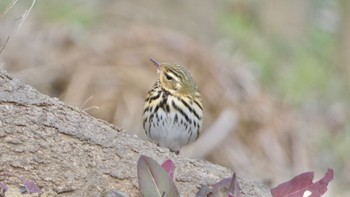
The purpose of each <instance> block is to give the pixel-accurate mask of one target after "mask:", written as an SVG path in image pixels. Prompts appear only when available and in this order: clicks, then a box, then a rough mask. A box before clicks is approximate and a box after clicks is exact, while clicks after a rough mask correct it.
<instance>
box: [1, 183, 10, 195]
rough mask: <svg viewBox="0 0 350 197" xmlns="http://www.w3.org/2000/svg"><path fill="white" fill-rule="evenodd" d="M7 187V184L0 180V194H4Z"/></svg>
mask: <svg viewBox="0 0 350 197" xmlns="http://www.w3.org/2000/svg"><path fill="white" fill-rule="evenodd" d="M7 189H8V187H7V185H6V184H5V183H3V182H1V181H0V196H5V192H6V191H7Z"/></svg>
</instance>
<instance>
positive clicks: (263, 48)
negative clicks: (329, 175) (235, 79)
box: [220, 0, 350, 196]
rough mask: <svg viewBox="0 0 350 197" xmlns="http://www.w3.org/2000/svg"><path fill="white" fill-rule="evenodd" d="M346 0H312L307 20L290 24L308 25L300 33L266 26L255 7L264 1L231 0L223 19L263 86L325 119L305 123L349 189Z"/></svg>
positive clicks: (324, 161)
mask: <svg viewBox="0 0 350 197" xmlns="http://www.w3.org/2000/svg"><path fill="white" fill-rule="evenodd" d="M269 2H274V1H273V0H272V1H269ZM344 2H345V1H341V0H340V1H331V0H322V1H309V2H308V3H309V4H308V5H305V6H307V8H306V9H307V11H306V15H307V18H304V20H305V21H303V22H302V23H304V26H302V27H300V26H292V25H291V26H288V25H287V24H286V26H285V28H289V29H293V28H302V32H301V35H299V36H298V37H297V38H289V37H288V35H285V34H283V33H276V32H274V33H271V31H268V30H266V29H265V28H266V27H265V26H264V24H263V23H262V21H261V18H263V17H262V16H261V13H259V11H260V10H257V9H259V8H257V7H255V6H257V5H258V4H260V3H257V2H255V1H232V2H230V1H226V3H227V5H228V6H225V7H226V8H225V11H224V12H223V13H222V15H221V17H220V21H221V24H222V27H223V29H224V32H225V33H226V35H228V36H229V37H231V38H232V39H233V40H235V42H236V43H235V45H236V46H235V47H234V50H233V51H232V52H237V51H238V52H239V53H242V54H244V55H245V56H246V57H247V59H249V60H250V61H252V63H251V64H250V65H251V69H252V70H255V71H256V74H257V76H258V77H259V79H260V81H261V83H262V84H263V86H264V87H265V88H267V89H268V90H269V91H270V92H271V93H273V94H275V95H277V96H278V97H280V98H283V99H284V101H286V102H287V103H289V104H290V105H293V106H295V107H297V109H299V110H300V111H301V112H302V114H303V115H302V118H304V119H306V121H307V120H310V117H312V118H311V119H313V120H315V119H316V122H314V123H316V124H319V125H322V126H320V127H317V128H315V129H316V130H313V131H310V132H308V130H307V129H306V128H301V129H303V133H304V134H303V135H304V136H305V138H309V139H308V140H307V142H309V146H310V149H312V150H313V154H314V155H315V156H316V157H315V158H316V160H315V161H313V162H314V163H315V164H316V165H318V166H319V167H321V168H323V169H325V168H327V167H332V168H334V169H335V171H336V172H338V173H336V174H338V175H336V179H337V180H338V182H337V184H338V186H340V187H341V188H342V190H343V191H344V190H345V191H346V190H347V186H348V185H349V184H350V179H349V178H348V177H349V176H348V175H349V174H348V173H346V174H347V175H346V176H342V175H340V174H342V172H344V171H348V170H349V164H350V160H349V150H350V124H349V122H348V120H349V116H348V115H349V108H348V106H349V104H350V103H349V100H350V97H349V89H348V88H349V86H348V85H347V84H349V82H350V81H349V77H350V76H349V75H348V74H349V73H347V72H346V70H347V69H344V67H345V68H346V67H348V66H350V65H348V64H345V65H341V62H342V61H341V60H340V58H342V57H340V56H339V50H341V51H342V52H344V53H345V54H347V55H349V56H350V51H346V50H348V49H347V48H342V46H341V43H342V42H346V41H345V40H344V41H342V40H340V38H339V35H340V34H341V32H340V31H343V30H344V29H343V28H341V27H342V26H344V25H346V24H342V22H344V21H345V22H346V23H349V18H343V19H342V18H341V17H344V16H343V15H342V14H341V11H343V12H344V11H345V10H346V11H349V3H344ZM290 4H293V3H292V2H290ZM345 4H346V5H345ZM284 5H288V3H285V4H284ZM342 6H347V8H342ZM277 7H278V6H277ZM242 8H244V9H242ZM287 9H288V8H287ZM291 9H292V8H291ZM299 9H300V10H303V8H299ZM242 10H243V11H242ZM286 14H287V13H286ZM297 14H299V12H298V13H297ZM275 17H281V18H282V19H283V18H285V17H288V16H284V17H282V16H280V15H278V14H276V16H275ZM262 20H263V19H262ZM267 22H269V21H267ZM272 22H273V21H272ZM348 33H349V32H348ZM348 36H350V35H348ZM306 124H307V123H306ZM317 129H318V130H317ZM310 133H312V134H311V135H310ZM345 193H346V192H345ZM345 193H344V194H345ZM339 195H340V194H339ZM341 196H342V195H341Z"/></svg>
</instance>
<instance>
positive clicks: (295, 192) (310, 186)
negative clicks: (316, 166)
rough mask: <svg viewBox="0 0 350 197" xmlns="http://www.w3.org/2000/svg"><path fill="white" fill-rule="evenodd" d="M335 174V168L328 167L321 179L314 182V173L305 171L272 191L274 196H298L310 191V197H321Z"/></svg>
mask: <svg viewBox="0 0 350 197" xmlns="http://www.w3.org/2000/svg"><path fill="white" fill-rule="evenodd" d="M333 176H334V175H333V170H332V169H328V170H327V173H326V174H325V176H324V177H323V178H322V179H321V180H319V181H317V182H315V183H313V182H312V180H313V178H314V173H313V172H305V173H303V174H300V175H298V176H296V177H294V178H293V179H291V180H290V181H288V182H285V183H282V184H280V185H278V186H277V187H275V188H273V189H271V193H272V196H273V197H298V196H303V195H304V194H305V193H306V192H308V193H309V195H308V196H309V197H320V196H322V194H324V193H326V191H327V186H328V183H329V182H330V181H332V180H333Z"/></svg>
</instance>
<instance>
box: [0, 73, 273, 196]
mask: <svg viewBox="0 0 350 197" xmlns="http://www.w3.org/2000/svg"><path fill="white" fill-rule="evenodd" d="M125 118H128V117H125ZM140 155H147V156H150V157H152V158H153V159H155V160H156V161H158V162H159V163H161V162H163V161H164V160H166V159H171V160H173V161H174V163H175V167H176V171H175V180H176V185H177V186H178V188H179V191H180V192H181V194H182V195H184V196H195V193H196V192H197V190H198V187H199V186H200V185H201V184H209V185H210V184H213V183H216V182H217V181H218V180H220V179H222V178H226V177H229V176H231V175H232V171H230V170H229V169H227V168H224V167H221V166H218V165H214V164H211V163H209V162H206V161H200V160H191V159H185V158H182V157H181V156H176V155H174V154H172V153H170V152H169V151H168V150H167V149H163V148H159V147H157V146H155V145H154V144H152V143H149V142H147V141H144V140H141V139H139V138H137V137H136V136H130V135H129V134H127V133H125V132H124V131H123V130H122V129H120V128H117V127H115V126H113V125H111V124H109V123H107V122H105V121H102V120H98V119H96V118H94V117H91V116H90V115H88V114H87V113H85V112H84V111H82V110H80V109H77V108H73V107H71V106H68V105H66V104H64V103H62V102H60V101H59V100H58V99H55V98H50V97H48V96H46V95H43V94H41V93H40V92H38V91H37V90H35V89H34V88H32V87H31V86H29V85H26V84H25V83H23V82H22V81H20V80H18V79H15V78H13V77H11V76H10V75H9V74H7V73H6V72H5V71H4V70H2V69H1V68H0V181H2V182H4V183H5V184H6V185H7V186H8V187H9V190H8V192H11V193H7V194H8V195H10V196H24V195H22V194H21V193H20V189H19V188H20V185H21V182H22V181H21V179H22V180H23V179H28V180H32V181H34V182H35V183H36V184H37V185H38V186H39V187H40V188H41V190H42V191H43V194H42V196H101V195H102V194H103V193H104V192H106V191H109V190H113V189H117V190H119V191H122V192H124V193H127V194H129V196H140V193H139V190H138V182H137V174H136V162H137V160H138V158H139V156H140ZM239 183H240V187H241V196H242V197H250V196H271V194H270V191H269V189H268V188H267V187H265V186H263V185H261V184H257V183H253V182H250V181H245V180H242V179H239ZM17 188H18V189H17ZM16 189H17V191H16ZM5 194H6V193H5ZM26 195H28V194H26ZM29 196H31V195H29Z"/></svg>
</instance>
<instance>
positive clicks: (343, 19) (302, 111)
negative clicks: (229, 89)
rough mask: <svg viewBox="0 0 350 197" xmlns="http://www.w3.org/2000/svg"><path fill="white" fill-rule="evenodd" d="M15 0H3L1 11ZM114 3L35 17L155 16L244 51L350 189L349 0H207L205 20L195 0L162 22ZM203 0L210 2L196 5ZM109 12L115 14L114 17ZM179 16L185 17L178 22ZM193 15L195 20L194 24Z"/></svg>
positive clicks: (48, 4) (50, 7)
mask: <svg viewBox="0 0 350 197" xmlns="http://www.w3.org/2000/svg"><path fill="white" fill-rule="evenodd" d="M10 2H12V1H10V0H3V1H1V2H0V11H3V10H5V8H6V6H8V5H9V3H10ZM111 2H112V1H108V0H105V1H98V2H97V1H96V2H93V1H84V0H74V1H55V0H45V1H37V4H36V7H35V9H36V11H35V14H33V16H31V17H32V18H34V19H35V20H38V21H41V22H43V23H48V24H50V23H58V24H61V25H68V26H72V27H73V28H78V29H79V28H82V29H88V28H94V27H95V28H99V27H100V26H101V23H103V24H104V23H105V22H106V21H113V20H116V21H115V22H112V23H110V24H109V25H111V26H113V25H116V24H119V21H118V20H125V19H126V18H128V19H129V18H132V17H135V18H136V19H135V20H145V21H146V22H147V20H148V19H149V18H151V19H152V22H150V23H152V24H156V25H159V26H166V27H168V28H170V29H173V30H174V29H175V30H176V31H178V32H185V33H186V34H188V35H190V36H192V37H194V38H196V39H198V40H200V39H203V36H204V37H205V36H207V37H205V38H204V39H205V42H206V43H205V44H207V46H211V45H210V44H208V43H212V45H215V44H216V43H215V42H220V41H222V40H223V41H224V42H225V46H226V48H225V50H226V51H225V53H229V54H239V56H240V57H241V56H243V57H244V59H245V60H246V64H245V65H244V66H247V67H249V69H250V70H251V71H253V72H254V73H255V75H256V76H257V78H258V79H259V82H260V83H261V85H262V87H263V88H264V89H265V90H267V91H268V92H270V93H271V94H273V95H275V96H276V97H278V98H280V99H281V100H282V101H283V102H285V103H288V105H290V106H293V107H294V109H295V111H297V112H298V118H299V119H301V120H302V122H303V124H302V126H300V128H299V129H300V132H301V133H302V136H304V137H305V138H304V142H305V143H306V144H307V146H308V148H309V149H310V151H311V152H312V154H313V155H314V156H315V157H313V158H312V159H313V161H312V162H313V164H314V165H315V166H317V167H319V169H321V170H320V171H321V172H323V171H325V168H328V167H331V168H334V169H335V174H336V175H335V179H336V180H337V185H338V186H339V187H340V190H342V191H341V192H340V193H342V192H343V193H346V189H347V188H346V187H347V185H349V184H350V178H349V177H350V173H349V172H350V158H349V150H350V124H349V123H348V120H349V113H350V112H349V108H348V106H349V104H350V103H349V100H350V94H349V85H348V84H349V78H350V74H349V73H350V72H349V70H350V69H349V68H347V67H349V65H348V64H347V63H346V61H347V60H346V54H347V55H348V56H350V51H348V50H349V48H347V44H346V43H348V42H347V41H345V40H343V39H348V38H346V35H348V34H347V33H349V34H350V32H347V31H348V29H346V28H343V27H344V26H346V23H349V21H350V18H347V17H348V16H347V15H348V14H346V13H348V12H350V10H349V9H350V8H349V7H350V6H349V3H348V1H347V0H337V1H332V0H312V1H303V0H296V1H278V0H268V1H264V2H260V1H254V0H248V1H247V0H234V1H228V0H226V1H223V2H222V3H217V4H219V6H212V5H209V6H207V8H208V7H210V6H212V8H213V10H214V9H215V13H217V14H216V15H215V14H213V13H212V12H214V11H212V12H209V10H207V11H208V15H209V16H207V17H206V18H202V17H203V15H201V14H200V13H201V12H203V11H202V10H200V9H199V11H195V9H196V6H192V7H191V6H187V7H186V10H183V11H184V13H185V14H184V15H183V16H181V14H180V13H179V14H178V15H174V14H173V15H172V14H170V13H169V14H168V13H167V15H164V18H165V19H164V20H162V19H163V18H156V19H154V18H152V17H150V16H149V15H147V14H149V13H148V12H146V11H145V10H144V9H147V8H142V5H143V4H144V3H142V2H139V4H140V7H137V8H138V10H127V11H126V12H128V13H130V16H129V15H127V14H125V13H119V12H118V11H115V13H113V12H114V11H113V9H112V8H113V7H112V6H111V7H110V9H108V8H109V5H110V4H112V3H111ZM155 2H156V3H155ZM155 2H153V1H150V4H152V5H155V4H157V1H155ZM30 3H31V1H26V2H25V3H22V2H21V4H18V5H16V9H20V10H19V11H18V13H23V10H25V9H27V8H28V5H30ZM130 4H131V3H130ZM135 4H137V3H135ZM158 4H159V2H158ZM188 4H190V3H188ZM202 4H205V3H201V5H199V4H198V7H200V6H203V5H202ZM191 5H194V3H193V4H191ZM176 6H177V5H175V3H171V2H170V1H164V2H163V3H161V5H159V8H160V9H162V7H164V9H165V7H168V8H167V9H169V10H174V9H175V8H177V7H176ZM170 7H171V8H170ZM114 8H116V9H117V7H114ZM197 9H198V8H197ZM165 10H166V9H165ZM139 12H140V13H146V14H145V15H147V17H149V18H147V17H142V16H141V17H140V16H138V13H139ZM160 12H161V11H160ZM165 12H167V11H165ZM171 13H173V12H171ZM175 13H177V12H175ZM344 13H345V14H344ZM112 14H114V15H115V16H117V17H111V16H112ZM191 14H192V15H196V16H191ZM197 15H198V16H197ZM118 17H119V18H118ZM137 17H139V18H137ZM181 17H183V18H184V19H183V21H181V20H178V18H181ZM186 17H188V18H190V19H188V20H187V18H186ZM117 18H118V20H117ZM198 18H199V20H198ZM212 18H214V19H212ZM166 19H167V20H166ZM196 19H197V21H195V20H196ZM201 19H202V20H201ZM191 20H193V21H195V22H193V23H191V22H189V21H191ZM206 20H213V23H210V24H209V25H208V27H206V26H205V25H203V26H204V27H206V28H198V27H197V26H195V23H196V22H197V23H196V25H197V24H200V23H201V22H203V24H205V22H206ZM0 21H1V18H0ZM126 21H127V22H128V20H126ZM184 21H186V22H187V23H185V22H184ZM198 21H200V22H198ZM208 23H209V22H208ZM0 25H1V24H0ZM193 26H195V27H193ZM203 31H206V32H203ZM344 32H345V33H344ZM201 33H203V34H204V35H202V34H201ZM344 35H345V36H344ZM348 37H350V35H348ZM342 54H345V55H343V56H342ZM310 170H313V169H310ZM343 172H344V173H343ZM331 184H332V183H331ZM339 195H340V194H339Z"/></svg>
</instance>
